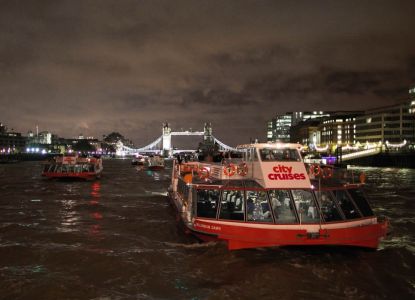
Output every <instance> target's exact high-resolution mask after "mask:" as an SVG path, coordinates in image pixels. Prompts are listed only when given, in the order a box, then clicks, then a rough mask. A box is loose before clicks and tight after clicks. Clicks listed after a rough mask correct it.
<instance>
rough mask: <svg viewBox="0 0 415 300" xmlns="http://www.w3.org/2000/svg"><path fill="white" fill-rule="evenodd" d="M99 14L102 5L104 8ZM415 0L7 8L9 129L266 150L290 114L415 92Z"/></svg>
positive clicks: (13, 4)
mask: <svg viewBox="0 0 415 300" xmlns="http://www.w3.org/2000/svg"><path fill="white" fill-rule="evenodd" d="M97 3H98V4H97ZM414 9H415V3H414V2H413V1H395V2H390V1H386V0H384V1H377V2H376V3H373V2H372V1H355V2H353V1H336V2H329V1H313V2H310V1H299V2H298V1H296V2H295V3H284V2H279V1H261V2H259V3H258V2H256V1H226V2H223V1H209V2H199V1H174V2H163V1H140V2H137V1H122V2H120V1H117V2H115V1H99V2H89V1H42V2H41V3H40V2H38V1H24V2H20V1H2V2H1V4H0V24H1V29H0V32H1V35H0V66H1V68H0V75H1V76H0V89H1V93H0V105H1V108H2V109H1V113H0V121H1V122H3V123H4V124H6V125H8V126H9V128H14V129H15V130H16V131H19V132H22V133H23V134H26V132H27V131H28V130H32V131H35V129H36V125H38V126H39V129H40V130H45V131H51V132H52V133H54V134H57V135H59V136H62V137H73V136H77V135H79V134H80V133H82V134H84V135H85V136H94V137H96V138H102V135H103V134H108V133H110V132H112V131H117V132H120V133H121V134H123V135H124V136H125V137H127V138H129V139H131V140H133V141H134V143H135V144H136V145H137V146H143V145H146V144H148V143H149V142H151V141H153V140H154V139H155V138H157V137H158V136H160V134H161V127H162V123H163V122H168V123H170V124H171V127H172V128H173V130H178V129H180V128H183V129H189V128H193V129H194V130H202V129H203V124H204V123H205V122H211V123H212V127H213V134H214V135H215V137H217V138H219V139H220V140H222V141H223V142H225V143H226V144H228V145H236V144H240V143H246V142H247V141H249V139H250V138H258V139H260V140H265V135H266V121H268V120H271V119H272V118H273V117H274V116H275V114H276V113H285V112H287V111H313V110H318V111H320V110H323V111H333V110H367V109H369V108H374V107H380V106H387V105H392V104H395V103H399V102H402V101H404V100H405V99H408V98H409V97H408V90H409V89H410V88H412V87H413V86H415V39H414V38H413V28H415V19H414V18H413V16H412V13H413V11H414Z"/></svg>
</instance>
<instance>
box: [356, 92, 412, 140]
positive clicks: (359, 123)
mask: <svg viewBox="0 0 415 300" xmlns="http://www.w3.org/2000/svg"><path fill="white" fill-rule="evenodd" d="M414 93H415V88H414V89H412V90H410V95H411V96H412V99H413V97H414V96H413V94H414ZM414 125H415V99H413V100H410V101H405V102H404V103H400V104H395V105H391V106H385V107H379V108H374V109H370V110H367V111H366V112H365V115H363V116H359V117H357V118H356V141H357V142H359V143H360V144H363V143H382V144H384V143H403V142H409V143H414V142H415V131H414V128H415V127H414Z"/></svg>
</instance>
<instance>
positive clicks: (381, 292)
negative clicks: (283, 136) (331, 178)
mask: <svg viewBox="0 0 415 300" xmlns="http://www.w3.org/2000/svg"><path fill="white" fill-rule="evenodd" d="M352 169H353V170H354V171H355V172H361V171H364V172H365V173H366V174H367V179H368V184H367V188H366V190H367V193H368V195H369V196H370V201H371V203H372V206H373V208H374V210H375V211H376V213H378V214H383V215H386V216H387V217H389V218H390V220H391V224H392V226H393V232H392V234H391V236H390V237H389V238H388V239H387V240H385V241H383V242H382V244H381V247H380V248H379V250H377V251H368V250H363V249H355V248H338V247H330V248H324V247H323V248H319V247H317V248H302V247H293V248H272V249H250V250H238V251H233V252H229V251H228V250H227V248H226V247H225V246H224V245H223V244H221V243H207V244H201V243H199V242H197V241H196V240H195V239H194V238H193V237H191V236H189V235H186V234H185V233H184V232H183V231H182V230H180V228H179V227H178V226H177V224H176V219H175V213H174V211H173V208H172V207H171V206H170V205H169V203H168V199H167V196H166V190H167V187H168V185H169V182H170V171H171V170H170V169H166V170H164V171H160V172H150V171H143V170H137V169H136V168H134V167H133V166H131V164H130V161H129V160H115V159H114V160H104V176H103V177H102V178H101V179H100V180H97V181H92V182H61V181H53V180H46V179H43V178H42V177H41V176H40V172H41V167H40V164H39V163H38V162H22V163H18V164H10V165H0V299H410V298H412V299H415V170H413V169H392V168H388V169H386V168H382V169H381V168H358V167H353V168H352Z"/></svg>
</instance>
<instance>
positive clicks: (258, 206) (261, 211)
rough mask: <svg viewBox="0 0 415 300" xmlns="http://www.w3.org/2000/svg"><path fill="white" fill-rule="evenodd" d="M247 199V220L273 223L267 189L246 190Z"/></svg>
mask: <svg viewBox="0 0 415 300" xmlns="http://www.w3.org/2000/svg"><path fill="white" fill-rule="evenodd" d="M246 199H247V200H246V216H247V217H246V219H247V221H250V222H263V223H272V214H271V210H270V208H269V203H268V197H267V193H266V192H265V191H246Z"/></svg>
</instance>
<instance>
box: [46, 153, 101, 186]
mask: <svg viewBox="0 0 415 300" xmlns="http://www.w3.org/2000/svg"><path fill="white" fill-rule="evenodd" d="M102 170H103V166H102V158H98V157H79V156H77V155H64V156H56V157H54V158H52V159H51V160H48V161H46V162H44V163H43V171H42V176H44V177H47V178H54V179H85V180H92V179H96V178H99V177H100V176H101V173H102Z"/></svg>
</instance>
